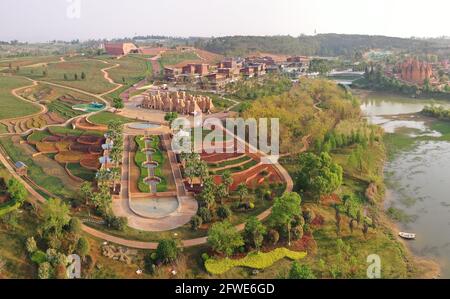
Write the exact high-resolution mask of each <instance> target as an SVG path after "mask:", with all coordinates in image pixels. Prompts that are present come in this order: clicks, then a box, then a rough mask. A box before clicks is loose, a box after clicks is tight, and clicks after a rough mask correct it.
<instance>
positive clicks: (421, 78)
mask: <svg viewBox="0 0 450 299" xmlns="http://www.w3.org/2000/svg"><path fill="white" fill-rule="evenodd" d="M397 71H398V74H399V77H400V79H402V80H403V81H407V82H411V83H415V84H423V83H424V82H425V80H431V78H432V77H433V67H432V66H431V64H429V63H427V62H424V61H419V60H417V59H407V60H405V61H404V62H402V63H400V64H399V65H398V66H397Z"/></svg>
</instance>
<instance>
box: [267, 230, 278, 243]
mask: <svg viewBox="0 0 450 299" xmlns="http://www.w3.org/2000/svg"><path fill="white" fill-rule="evenodd" d="M267 240H268V241H269V242H270V244H272V245H277V243H278V241H279V240H280V234H279V233H278V232H277V231H276V230H274V229H271V230H269V233H268V234H267Z"/></svg>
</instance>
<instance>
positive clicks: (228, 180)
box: [222, 170, 233, 196]
mask: <svg viewBox="0 0 450 299" xmlns="http://www.w3.org/2000/svg"><path fill="white" fill-rule="evenodd" d="M222 184H224V186H225V188H226V190H227V196H228V194H230V187H231V185H232V184H233V178H232V177H231V172H230V171H229V170H227V171H225V172H224V173H223V174H222Z"/></svg>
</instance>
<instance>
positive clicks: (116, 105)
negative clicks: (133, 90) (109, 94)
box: [113, 98, 125, 109]
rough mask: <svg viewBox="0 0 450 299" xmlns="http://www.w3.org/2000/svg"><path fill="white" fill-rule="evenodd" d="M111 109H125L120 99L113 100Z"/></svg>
mask: <svg viewBox="0 0 450 299" xmlns="http://www.w3.org/2000/svg"><path fill="white" fill-rule="evenodd" d="M113 107H114V108H116V109H122V108H123V107H125V105H124V104H123V100H122V99H121V98H113Z"/></svg>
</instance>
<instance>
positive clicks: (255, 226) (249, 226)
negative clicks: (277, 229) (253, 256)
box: [244, 216, 267, 251]
mask: <svg viewBox="0 0 450 299" xmlns="http://www.w3.org/2000/svg"><path fill="white" fill-rule="evenodd" d="M266 232H267V230H266V227H265V226H264V225H263V224H262V223H261V221H259V220H258V218H256V217H254V216H253V217H250V218H248V220H247V221H246V223H245V228H244V238H245V242H246V244H247V245H249V246H251V247H253V248H255V249H256V250H257V251H259V249H260V248H261V245H262V242H263V240H264V235H265V234H266Z"/></svg>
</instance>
